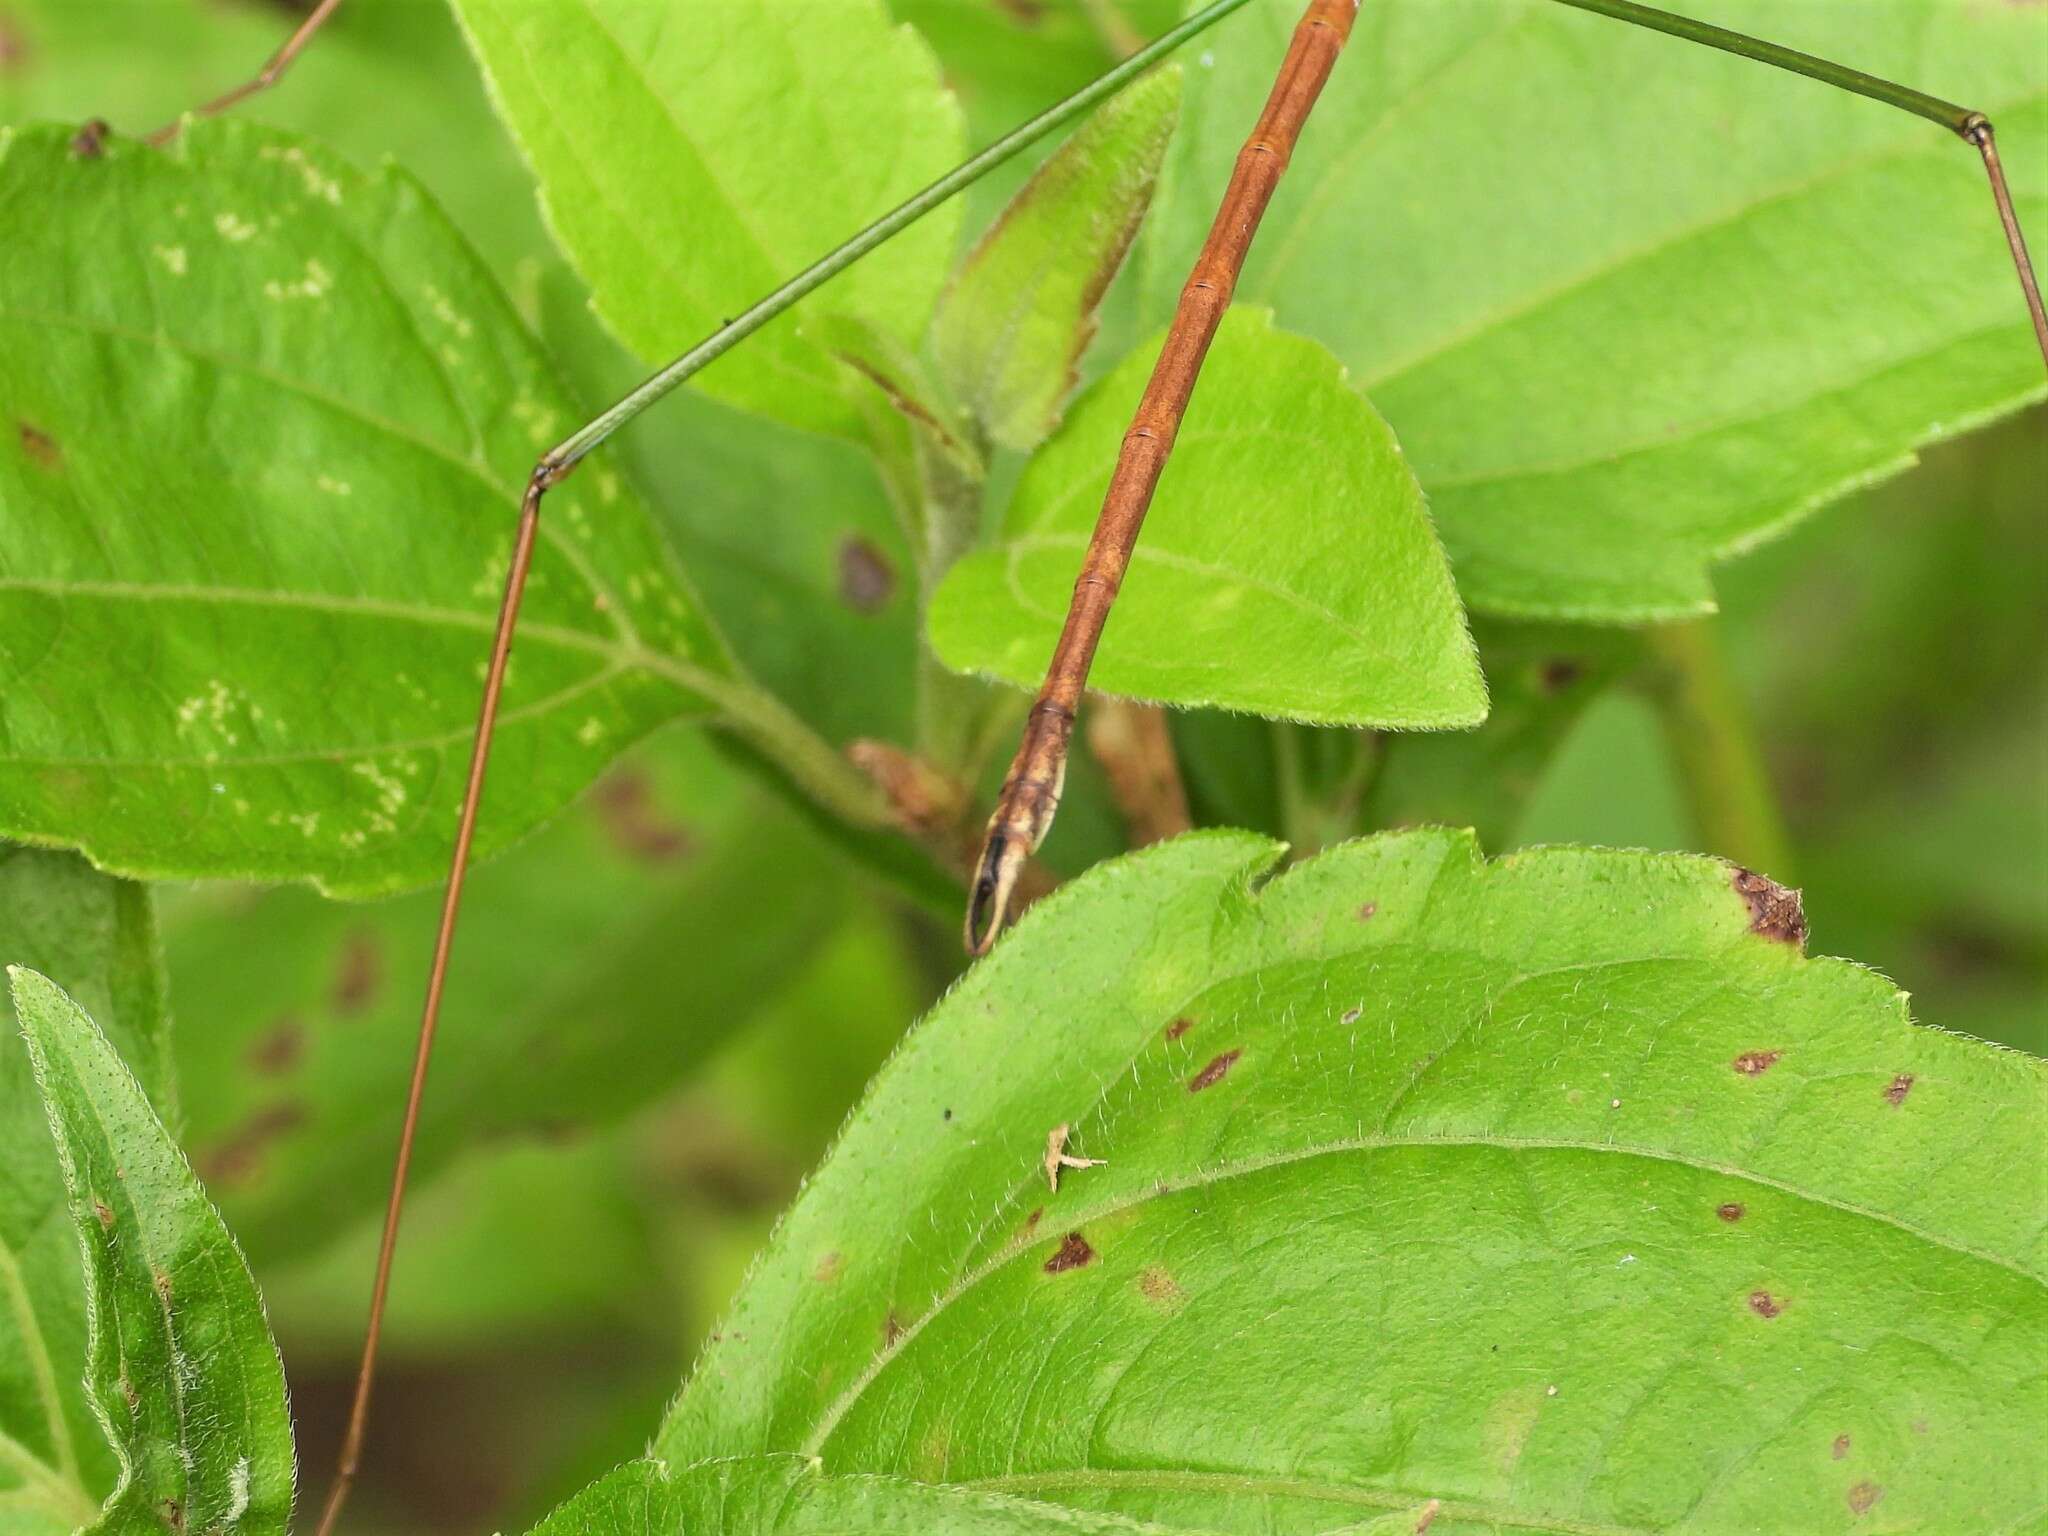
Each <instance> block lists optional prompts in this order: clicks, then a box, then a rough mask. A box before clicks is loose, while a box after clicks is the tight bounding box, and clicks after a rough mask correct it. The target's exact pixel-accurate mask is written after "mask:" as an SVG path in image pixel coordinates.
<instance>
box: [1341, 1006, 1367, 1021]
mask: <svg viewBox="0 0 2048 1536" xmlns="http://www.w3.org/2000/svg"><path fill="white" fill-rule="evenodd" d="M1364 1017H1365V1010H1364V1009H1363V1008H1346V1009H1345V1010H1344V1012H1343V1015H1342V1016H1341V1018H1340V1019H1339V1020H1338V1022H1339V1023H1343V1024H1356V1023H1357V1022H1358V1021H1359V1020H1360V1019H1362V1018H1364Z"/></svg>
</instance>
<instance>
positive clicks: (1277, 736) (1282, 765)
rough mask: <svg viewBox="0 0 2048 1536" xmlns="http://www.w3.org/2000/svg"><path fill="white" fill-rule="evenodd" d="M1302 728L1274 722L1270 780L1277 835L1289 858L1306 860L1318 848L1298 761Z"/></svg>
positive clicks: (1281, 721)
mask: <svg viewBox="0 0 2048 1536" xmlns="http://www.w3.org/2000/svg"><path fill="white" fill-rule="evenodd" d="M1301 735H1302V728H1301V727H1300V726H1298V725H1296V724H1295V723H1294V722H1293V721H1292V720H1275V721H1274V722H1273V777H1274V779H1275V781H1276V785H1275V787H1276V788H1277V789H1278V790H1279V795H1280V836H1281V837H1282V838H1283V839H1285V840H1286V843H1287V853H1288V857H1289V858H1293V859H1306V858H1309V857H1311V856H1312V855H1314V854H1315V853H1316V852H1317V851H1318V850H1319V848H1320V846H1321V840H1320V839H1319V838H1318V837H1317V836H1316V831H1315V826H1314V822H1313V820H1312V818H1311V817H1310V815H1309V805H1308V784H1307V782H1306V779H1305V770H1304V769H1303V766H1302V761H1301Z"/></svg>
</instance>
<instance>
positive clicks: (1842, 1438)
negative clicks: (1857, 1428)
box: [1828, 1435, 1849, 1461]
mask: <svg viewBox="0 0 2048 1536" xmlns="http://www.w3.org/2000/svg"><path fill="white" fill-rule="evenodd" d="M1828 1454H1829V1455H1831V1456H1833V1457H1834V1458H1835V1460H1837V1461H1840V1460H1841V1459H1842V1458H1843V1457H1844V1456H1847V1455H1848V1454H1849V1437H1848V1436H1847V1435H1837V1436H1835V1443H1834V1444H1833V1445H1832V1446H1830V1447H1828Z"/></svg>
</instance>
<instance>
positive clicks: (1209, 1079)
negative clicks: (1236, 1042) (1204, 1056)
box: [1188, 1050, 1244, 1093]
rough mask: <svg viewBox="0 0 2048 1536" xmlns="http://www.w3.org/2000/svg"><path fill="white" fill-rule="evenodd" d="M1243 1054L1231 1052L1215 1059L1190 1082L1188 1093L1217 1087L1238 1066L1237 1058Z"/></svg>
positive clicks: (1226, 1052)
mask: <svg viewBox="0 0 2048 1536" xmlns="http://www.w3.org/2000/svg"><path fill="white" fill-rule="evenodd" d="M1243 1054H1244V1052H1243V1051H1241V1050H1229V1051H1225V1052H1224V1053H1223V1054H1222V1055H1221V1056H1218V1057H1215V1058H1214V1059H1213V1060H1211V1061H1210V1063H1209V1065H1207V1066H1206V1067H1204V1068H1202V1070H1201V1071H1199V1072H1197V1073H1196V1074H1195V1075H1194V1076H1193V1077H1192V1078H1190V1079H1189V1080H1188V1092H1189V1093H1200V1092H1201V1091H1202V1090H1203V1089H1204V1088H1213V1087H1215V1086H1216V1084H1218V1083H1220V1082H1222V1081H1223V1079H1224V1078H1225V1077H1226V1076H1228V1075H1229V1073H1230V1069H1231V1068H1232V1067H1234V1066H1236V1065H1237V1058H1238V1057H1240V1056H1242V1055H1243Z"/></svg>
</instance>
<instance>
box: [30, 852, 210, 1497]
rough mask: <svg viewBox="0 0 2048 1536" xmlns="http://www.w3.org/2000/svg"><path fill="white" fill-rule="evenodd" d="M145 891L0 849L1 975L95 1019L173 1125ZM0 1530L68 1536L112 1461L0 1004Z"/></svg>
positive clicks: (34, 1098) (48, 1150)
mask: <svg viewBox="0 0 2048 1536" xmlns="http://www.w3.org/2000/svg"><path fill="white" fill-rule="evenodd" d="M150 905H151V904H150V899H149V893H148V892H147V891H146V890H145V889H144V888H143V887H141V886H138V885H133V884H130V883H129V882H128V881H125V880H114V879H110V878H109V877H107V876H106V875H102V874H99V873H97V872H95V871H94V870H93V869H92V867H91V866H90V865H88V864H87V863H86V862H85V860H83V859H81V858H79V857H78V856H77V855H76V854H70V853H55V852H49V851H45V850H42V849H31V848H10V847H7V846H5V845H0V965H23V966H28V967H31V968H33V969H35V970H38V971H41V972H44V973H46V974H48V975H50V976H52V977H54V978H56V979H57V980H58V981H59V982H60V983H61V984H62V985H63V986H64V987H66V988H67V989H69V991H70V992H72V993H73V994H74V995H76V996H77V997H79V998H81V999H83V1000H84V1001H85V1002H86V1003H87V1004H88V1005H89V1006H90V1007H91V1008H92V1010H93V1012H94V1013H95V1014H97V1015H98V1016H99V1017H100V1018H102V1019H104V1020H105V1021H106V1030H107V1034H108V1036H109V1038H110V1039H112V1040H114V1041H115V1042H117V1043H118V1047H119V1050H120V1052H121V1055H122V1058H123V1059H124V1060H126V1061H128V1062H130V1063H131V1064H132V1065H133V1068H134V1071H135V1072H136V1074H137V1075H138V1077H139V1078H140V1080H141V1082H142V1085H143V1087H144V1089H145V1091H146V1092H147V1093H148V1095H149V1098H150V1101H151V1103H153V1104H154V1105H155V1106H156V1107H157V1110H158V1113H159V1114H161V1115H163V1116H164V1117H166V1118H169V1119H175V1117H176V1108H175V1099H174V1096H173V1094H172V1092H171V1077H172V1074H171V1062H170V1042H169V1033H170V1030H169V1018H168V1016H167V1014H166V1012H165V1006H164V987H163V977H162V973H161V968H160V966H159V963H158V955H157V939H156V928H155V924H154V922H153V920H152V917H151V911H150ZM0 1168H4V1169H5V1170H6V1173H5V1177H4V1179H0V1191H4V1193H0V1529H5V1530H6V1531H8V1532H9V1533H10V1536H66V1533H68V1532H70V1531H72V1530H74V1529H76V1528H77V1527H78V1526H79V1525H81V1524H84V1523H87V1522H90V1521H91V1520H93V1519H94V1518H95V1517H96V1515H97V1513H98V1507H99V1502H100V1499H101V1497H102V1496H103V1495H104V1494H105V1493H106V1491H107V1490H108V1489H110V1488H111V1487H113V1485H114V1480H115V1477H116V1475H117V1467H116V1464H115V1461H114V1457H113V1453H112V1451H111V1450H110V1449H109V1447H108V1446H107V1443H106V1436H105V1434H104V1433H103V1432H102V1431H101V1429H100V1426H99V1423H98V1421H97V1420H96V1419H94V1417H93V1413H92V1408H91V1406H90V1404H89V1403H88V1401H87V1399H86V1394H85V1374H86V1341H85V1334H86V1301H85V1282H84V1278H83V1274H82V1271H81V1269H80V1265H79V1254H78V1237H77V1234H76V1233H74V1232H73V1231H72V1229H71V1223H70V1221H69V1220H67V1219H66V1212H65V1209H64V1207H65V1193H64V1177H63V1173H62V1171H61V1169H60V1168H59V1165H58V1160H57V1150H56V1147H55V1146H54V1145H53V1144H52V1142H51V1140H50V1127H49V1122H48V1120H47V1118H46V1117H45V1115H44V1113H43V1107H42V1100H41V1095H40V1094H39V1093H38V1092H37V1090H36V1084H35V1077H34V1073H33V1072H32V1070H31V1068H30V1065H29V1056H28V1051H27V1048H26V1047H25V1045H24V1044H23V1042H22V1037H21V1031H20V1026H19V1023H18V1022H17V1020H16V1018H15V1016H14V1009H13V1005H12V1003H11V1001H10V1000H9V999H8V998H7V997H6V995H4V994H0Z"/></svg>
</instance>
